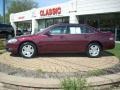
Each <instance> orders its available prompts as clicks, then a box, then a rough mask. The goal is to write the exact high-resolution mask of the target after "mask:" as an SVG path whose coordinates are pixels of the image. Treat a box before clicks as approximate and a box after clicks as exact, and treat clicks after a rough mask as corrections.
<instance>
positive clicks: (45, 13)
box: [40, 7, 61, 16]
mask: <svg viewBox="0 0 120 90" xmlns="http://www.w3.org/2000/svg"><path fill="white" fill-rule="evenodd" d="M59 14H61V7H56V8H49V9H43V10H40V16H51V15H59Z"/></svg>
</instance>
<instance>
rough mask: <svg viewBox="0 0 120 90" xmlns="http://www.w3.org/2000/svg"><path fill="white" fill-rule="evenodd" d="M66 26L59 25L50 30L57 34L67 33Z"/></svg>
mask: <svg viewBox="0 0 120 90" xmlns="http://www.w3.org/2000/svg"><path fill="white" fill-rule="evenodd" d="M66 30H67V29H66V27H65V26H58V27H54V28H53V29H51V30H50V33H51V34H54V35H57V34H65V33H66Z"/></svg>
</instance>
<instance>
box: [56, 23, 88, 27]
mask: <svg viewBox="0 0 120 90" xmlns="http://www.w3.org/2000/svg"><path fill="white" fill-rule="evenodd" d="M54 25H55V26H82V25H83V26H84V25H86V24H72V23H58V24H54Z"/></svg>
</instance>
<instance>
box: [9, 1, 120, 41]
mask: <svg viewBox="0 0 120 90" xmlns="http://www.w3.org/2000/svg"><path fill="white" fill-rule="evenodd" d="M10 22H11V25H12V26H13V27H14V29H15V30H16V29H17V24H18V23H28V24H29V26H30V28H31V30H32V32H31V34H34V33H36V32H38V31H39V30H41V29H43V28H45V27H48V26H49V25H52V24H55V23H61V22H65V23H85V24H89V25H91V26H94V27H96V28H100V29H101V30H107V31H112V32H114V33H115V36H116V40H120V0H71V1H68V2H66V3H62V4H57V5H53V6H48V7H43V8H33V9H31V10H28V11H24V12H19V13H14V14H11V15H10Z"/></svg>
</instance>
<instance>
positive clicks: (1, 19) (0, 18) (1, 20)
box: [0, 14, 3, 23]
mask: <svg viewBox="0 0 120 90" xmlns="http://www.w3.org/2000/svg"><path fill="white" fill-rule="evenodd" d="M0 23H3V16H1V14H0Z"/></svg>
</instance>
